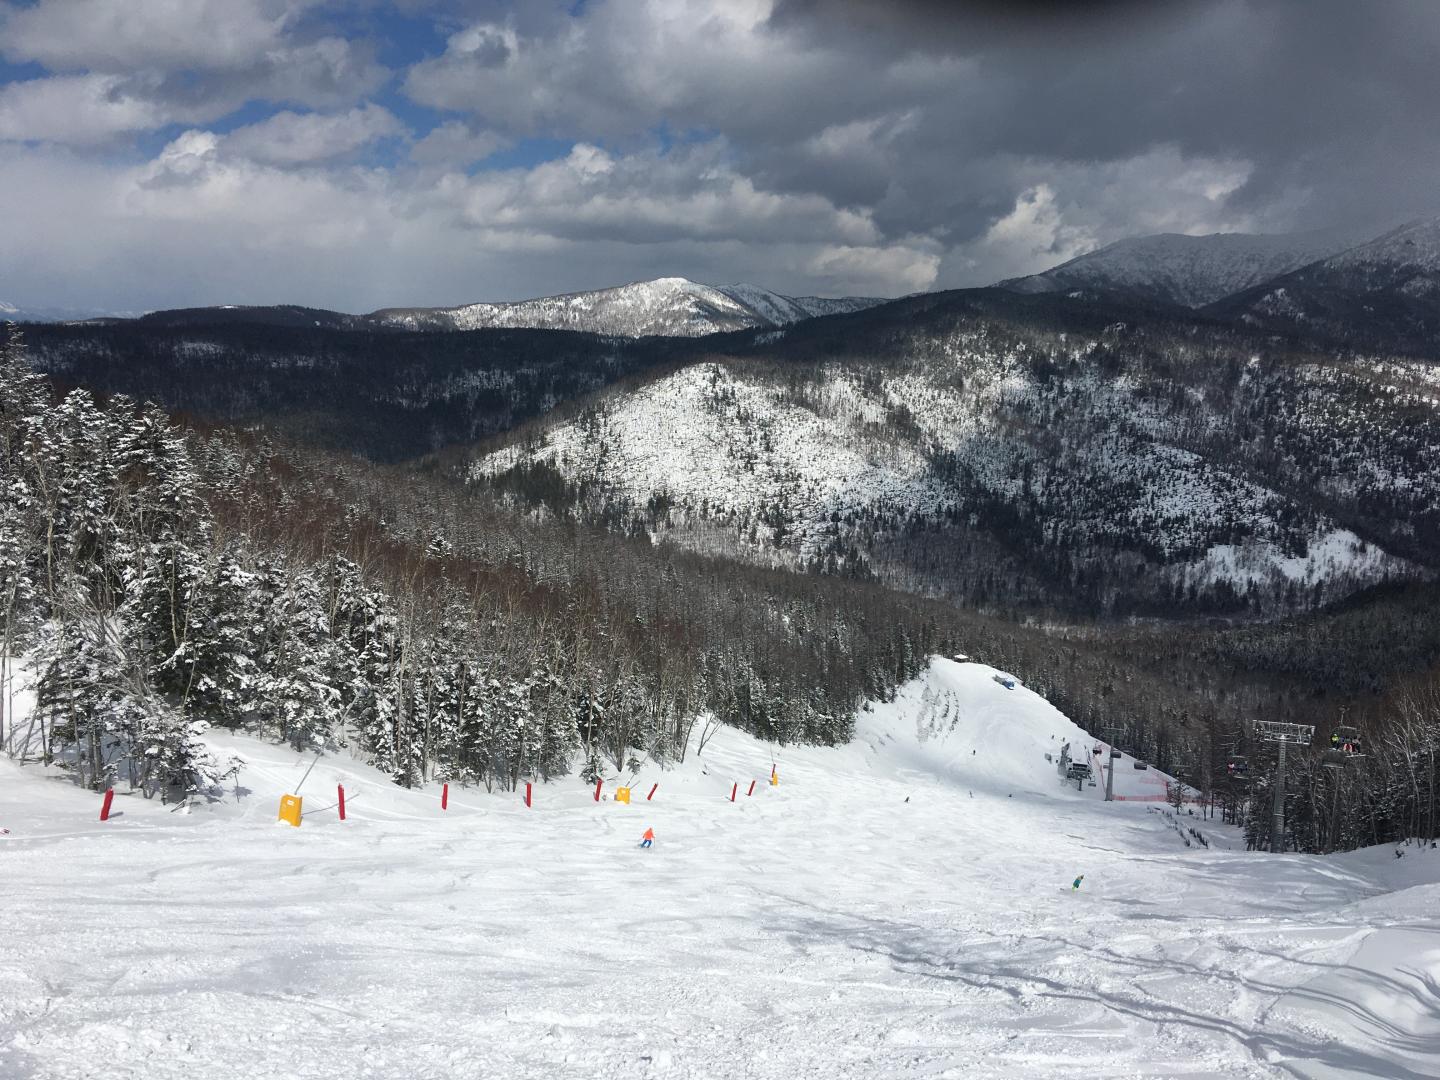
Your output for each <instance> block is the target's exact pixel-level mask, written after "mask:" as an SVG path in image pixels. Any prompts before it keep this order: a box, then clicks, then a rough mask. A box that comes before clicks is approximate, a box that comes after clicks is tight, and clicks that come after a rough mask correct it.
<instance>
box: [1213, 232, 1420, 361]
mask: <svg viewBox="0 0 1440 1080" xmlns="http://www.w3.org/2000/svg"><path fill="white" fill-rule="evenodd" d="M1211 312H1212V313H1213V314H1216V315H1220V316H1223V317H1228V318H1239V319H1240V320H1241V321H1243V322H1245V323H1247V324H1250V325H1253V326H1258V327H1262V328H1266V329H1283V330H1291V331H1293V330H1300V331H1302V332H1307V333H1311V334H1320V335H1323V336H1325V337H1327V338H1335V339H1339V340H1341V341H1344V342H1347V343H1355V344H1357V345H1360V346H1362V347H1365V348H1366V349H1367V351H1379V350H1390V349H1394V350H1398V351H1403V352H1412V353H1417V352H1418V353H1420V354H1421V355H1423V356H1425V357H1426V358H1427V359H1431V360H1433V359H1434V358H1435V357H1436V356H1437V355H1440V217H1433V218H1427V219H1424V220H1420V221H1414V222H1410V223H1409V224H1406V225H1403V226H1401V227H1400V228H1398V229H1393V230H1391V231H1390V232H1388V233H1386V234H1385V235H1383V236H1380V237H1377V238H1376V239H1374V240H1371V241H1369V242H1368V243H1364V244H1360V245H1358V246H1356V247H1352V248H1350V249H1349V250H1346V251H1343V252H1341V253H1339V254H1337V255H1334V256H1332V257H1330V258H1326V259H1322V260H1320V261H1317V262H1314V263H1311V264H1310V265H1308V266H1304V267H1301V268H1300V269H1297V270H1295V271H1294V272H1293V273H1290V274H1286V275H1284V276H1281V277H1278V278H1276V279H1275V280H1273V281H1268V282H1265V283H1264V284H1261V285H1257V286H1256V287H1255V288H1254V289H1250V290H1248V291H1246V292H1243V293H1240V294H1238V295H1236V296H1232V297H1228V298H1226V299H1224V300H1222V301H1220V302H1219V303H1217V304H1215V305H1214V306H1213V307H1212V308H1211Z"/></svg>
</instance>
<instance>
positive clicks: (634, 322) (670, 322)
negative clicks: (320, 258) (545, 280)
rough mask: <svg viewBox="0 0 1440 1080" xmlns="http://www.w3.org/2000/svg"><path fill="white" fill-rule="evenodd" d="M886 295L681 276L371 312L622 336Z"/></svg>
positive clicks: (716, 326)
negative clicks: (792, 290)
mask: <svg viewBox="0 0 1440 1080" xmlns="http://www.w3.org/2000/svg"><path fill="white" fill-rule="evenodd" d="M882 302H883V301H880V300H869V299H860V298H854V297H850V298H844V299H836V300H827V299H824V298H821V297H813V296H810V297H790V296H781V295H780V294H779V293H774V292H771V291H770V290H768V289H762V288H760V287H759V286H756V285H731V286H727V287H724V288H717V287H715V286H712V285H701V284H698V283H697V282H694V281H690V280H688V279H686V278H681V277H669V278H656V279H655V280H653V281H636V282H632V283H631V284H629V285H621V286H619V287H618V288H613V289H597V290H594V291H592V292H581V293H569V294H566V295H564V296H547V297H542V298H540V299H537V300H518V301H513V302H507V303H493V304H467V305H465V306H464V307H457V308H414V309H403V308H394V309H388V310H383V311H377V312H374V313H373V314H372V315H370V316H369V318H370V319H371V320H373V321H375V322H377V323H379V324H381V325H386V326H396V327H403V328H406V329H412V330H415V329H453V330H475V329H479V328H481V327H487V326H500V327H536V328H541V329H549V330H583V331H588V332H590V333H595V334H610V335H615V336H620V337H644V336H647V335H652V334H655V335H666V336H675V337H701V336H703V335H705V334H716V333H723V332H725V331H729V330H746V329H752V328H755V327H775V326H784V325H787V324H789V323H793V322H796V321H798V320H800V319H807V318H811V317H812V316H815V315H829V314H835V313H838V312H845V311H857V310H859V309H861V308H864V307H869V306H871V305H873V304H878V303H882Z"/></svg>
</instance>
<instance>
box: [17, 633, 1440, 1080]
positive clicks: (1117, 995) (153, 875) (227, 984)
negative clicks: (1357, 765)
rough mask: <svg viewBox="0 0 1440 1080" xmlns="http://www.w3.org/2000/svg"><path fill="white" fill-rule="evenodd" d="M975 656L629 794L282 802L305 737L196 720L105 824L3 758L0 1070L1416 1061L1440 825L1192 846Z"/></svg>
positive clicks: (1054, 1073)
mask: <svg viewBox="0 0 1440 1080" xmlns="http://www.w3.org/2000/svg"><path fill="white" fill-rule="evenodd" d="M993 674H994V672H993V669H991V668H988V667H986V666H984V665H980V664H966V665H961V664H955V663H952V662H949V661H935V662H934V663H932V666H931V668H930V671H929V672H928V673H927V674H926V675H924V676H922V677H921V678H920V679H918V680H916V681H915V683H913V684H911V685H910V686H908V687H906V688H905V689H904V691H903V693H902V695H901V697H899V698H897V699H896V701H895V702H892V703H887V704H880V703H876V704H875V705H874V706H873V710H872V712H871V713H869V714H867V715H866V718H865V720H864V725H865V726H864V735H863V736H862V738H860V739H857V741H856V742H855V743H852V744H851V745H850V746H847V747H838V748H833V749H824V748H813V747H812V748H797V747H779V748H777V747H773V746H770V745H767V744H764V743H759V742H756V741H755V740H753V739H750V738H749V737H747V736H744V735H742V734H740V733H738V732H735V731H732V730H723V731H721V732H720V733H719V734H717V735H715V737H714V738H713V739H712V740H711V741H710V742H709V743H707V745H706V747H705V749H704V751H703V752H700V753H692V755H691V756H690V757H689V758H688V760H687V761H686V763H685V764H684V765H682V766H680V767H678V768H677V769H675V770H671V771H666V772H663V773H659V772H654V773H652V772H648V771H647V772H644V773H642V774H641V775H640V776H638V777H636V783H635V784H634V790H635V791H636V792H637V793H638V794H636V795H635V796H634V801H632V802H631V803H630V804H629V805H624V804H619V803H617V802H615V801H614V800H613V798H610V797H609V796H611V795H613V792H614V788H615V784H614V779H613V778H612V779H610V780H609V781H607V783H606V784H605V793H606V796H607V797H606V799H605V800H604V801H601V802H598V803H597V802H595V801H593V799H592V793H591V792H592V789H590V788H589V787H587V786H586V785H583V784H580V783H578V782H574V781H568V782H559V783H555V784H548V785H539V786H537V788H536V790H535V795H536V797H535V800H534V806H533V807H532V808H529V809H527V808H526V807H525V806H524V804H523V802H522V801H521V799H520V798H519V797H518V796H517V795H515V794H513V793H503V794H500V793H497V794H494V795H488V794H485V793H483V792H479V791H475V790H460V789H452V790H451V793H450V804H449V809H448V810H446V811H441V810H440V808H439V800H438V791H437V789H436V788H435V786H433V785H432V786H431V787H429V788H426V789H423V790H416V791H408V792H407V791H402V790H400V789H398V788H394V787H387V786H385V785H384V783H383V779H382V778H380V777H379V776H378V775H376V776H373V777H372V776H369V775H368V771H367V769H366V767H365V766H363V765H360V764H358V763H353V762H349V761H347V760H346V759H344V758H330V757H326V758H322V759H321V760H320V762H319V763H318V764H316V765H315V767H314V769H313V771H312V772H311V773H310V777H309V779H307V780H305V782H304V787H303V788H301V794H302V795H303V796H304V798H305V810H306V811H307V814H306V817H305V818H304V819H303V821H304V824H303V825H302V827H301V828H300V829H298V830H297V829H292V828H289V827H288V826H283V825H277V824H276V823H275V822H274V817H275V808H276V804H277V801H278V798H279V796H280V795H281V794H282V793H285V792H288V791H293V790H294V789H295V786H296V785H297V784H298V783H299V782H300V780H301V778H302V777H303V776H304V774H305V771H306V769H307V768H309V767H310V765H311V762H312V760H313V759H311V758H308V757H301V756H298V755H296V754H294V753H293V752H291V751H289V750H288V749H284V748H277V747H274V746H271V745H269V744H265V743H260V742H258V741H256V740H253V739H247V738H243V737H228V738H221V739H218V740H217V741H218V742H220V743H221V744H223V748H224V749H226V750H227V751H234V752H238V753H240V754H241V756H244V757H245V758H247V760H248V762H249V764H248V765H247V767H246V769H245V770H244V772H243V773H242V774H241V776H240V784H239V790H238V793H237V792H236V791H230V792H229V793H228V794H227V796H226V799H225V801H224V802H223V803H220V804H214V805H211V806H202V807H198V808H196V809H195V810H194V811H193V812H192V813H190V814H185V813H172V812H170V808H168V807H163V806H159V805H156V804H154V803H147V802H145V801H144V800H141V799H138V798H132V797H129V796H123V795H122V796H121V797H120V798H117V800H116V809H117V810H119V811H120V812H121V813H120V816H118V817H115V818H113V819H112V820H111V821H109V822H107V823H105V824H103V825H102V824H101V823H99V822H98V821H96V820H95V819H96V809H97V804H98V796H97V795H96V794H94V793H89V792H81V791H78V790H77V789H75V788H73V787H71V786H70V785H68V784H67V783H64V782H63V781H57V780H55V779H52V778H49V777H47V776H46V775H45V773H44V772H43V771H42V770H40V769H39V768H38V767H34V766H27V767H26V768H24V769H21V768H19V767H18V766H16V765H15V764H14V763H13V762H10V761H8V760H0V827H6V828H9V830H10V833H9V835H6V836H0V864H3V870H4V880H5V882H6V888H7V890H8V892H7V899H8V900H9V901H10V902H9V904H8V905H7V918H8V922H7V929H8V933H7V939H6V942H7V945H6V949H5V950H4V951H3V952H0V1075H5V1076H12V1075H13V1076H37V1077H39V1076H44V1077H47V1078H56V1080H59V1078H68V1077H75V1078H79V1077H88V1076H93V1075H95V1062H97V1061H103V1062H104V1063H105V1068H104V1073H105V1075H106V1076H107V1077H115V1078H117V1080H139V1078H141V1077H144V1078H145V1080H179V1078H181V1077H191V1076H194V1075H196V1074H197V1073H202V1074H206V1075H211V1074H213V1075H227V1076H282V1075H283V1076H290V1077H297V1078H301V1080H307V1078H312V1077H313V1078H320V1077H329V1076H336V1075H347V1076H349V1075H356V1076H359V1075H373V1076H384V1077H391V1076H405V1077H415V1078H418V1080H430V1078H440V1077H455V1076H471V1075H474V1076H479V1075H482V1074H483V1075H490V1074H491V1073H492V1072H493V1071H494V1070H495V1069H496V1068H499V1069H501V1070H503V1071H505V1072H506V1073H507V1074H509V1075H516V1076H541V1075H543V1076H558V1077H571V1076H575V1077H579V1076H586V1077H600V1078H607V1080H608V1078H617V1080H618V1078H619V1077H647V1076H650V1077H663V1076H693V1077H701V1076H704V1077H740V1076H765V1077H770V1076H773V1077H782V1076H783V1077H787V1078H806V1080H808V1078H814V1080H820V1078H827V1080H829V1078H841V1080H849V1078H852V1077H854V1078H859V1077H866V1078H868V1077H876V1076H929V1075H955V1076H977V1077H990V1078H995V1080H1060V1078H1066V1080H1070V1078H1078V1077H1082V1076H1095V1075H1104V1074H1107V1073H1114V1074H1123V1075H1126V1076H1133V1077H1142V1078H1157V1080H1158V1078H1161V1077H1164V1078H1173V1077H1195V1078H1197V1080H1198V1078H1199V1077H1231V1076H1233V1077H1241V1076H1243V1077H1255V1078H1267V1080H1268V1078H1272V1077H1273V1078H1276V1080H1279V1078H1281V1077H1287V1076H1300V1077H1306V1078H1315V1080H1319V1078H1321V1077H1325V1078H1333V1077H1336V1076H1346V1075H1372V1076H1393V1077H1403V1076H1427V1075H1433V1074H1434V1073H1435V1072H1436V1071H1437V1069H1440V1049H1437V1047H1440V1044H1437V1043H1436V1041H1435V1039H1434V1037H1433V1036H1434V1033H1435V1028H1434V1025H1435V1019H1436V1014H1435V1011H1434V1005H1433V995H1431V994H1430V993H1429V989H1428V988H1429V987H1431V986H1433V981H1434V979H1435V978H1436V977H1437V975H1440V959H1437V957H1436V955H1435V952H1434V950H1433V949H1432V948H1431V947H1430V942H1432V941H1433V940H1435V938H1436V936H1437V935H1440V920H1437V917H1436V915H1435V912H1436V910H1437V909H1436V901H1437V900H1440V884H1437V882H1440V864H1437V862H1436V859H1435V857H1433V856H1431V855H1430V854H1429V853H1428V852H1419V851H1416V852H1413V853H1412V855H1411V857H1409V858H1406V859H1404V860H1396V859H1394V858H1393V856H1392V855H1391V854H1390V852H1389V851H1388V850H1378V851H1362V852H1356V853H1353V854H1351V855H1346V856H1340V857H1311V856H1276V857H1272V856H1268V855H1262V854H1259V853H1253V852H1245V851H1243V850H1241V849H1242V848H1243V844H1241V843H1238V842H1237V841H1238V836H1237V835H1236V834H1235V833H1234V832H1233V831H1231V830H1229V829H1226V828H1224V827H1222V826H1217V825H1215V824H1214V823H1212V822H1208V821H1202V820H1200V819H1198V818H1196V819H1190V818H1188V817H1186V818H1183V819H1182V820H1185V821H1186V822H1187V824H1188V823H1190V822H1191V821H1194V823H1195V824H1197V825H1199V827H1200V828H1201V829H1202V830H1203V832H1204V833H1205V834H1206V835H1207V837H1208V838H1209V839H1210V841H1211V846H1210V847H1209V848H1208V849H1200V848H1186V847H1184V846H1183V845H1182V843H1181V840H1180V838H1179V836H1177V833H1176V831H1175V829H1174V828H1173V827H1172V826H1171V824H1170V823H1169V822H1168V821H1166V820H1165V819H1164V817H1163V814H1162V812H1161V811H1160V809H1159V808H1155V807H1141V806H1137V805H1134V804H1128V803H1113V804H1106V803H1104V802H1102V801H1101V800H1100V795H1101V790H1100V789H1099V788H1093V789H1092V788H1084V789H1082V790H1081V791H1080V792H1076V791H1075V790H1074V789H1073V788H1066V787H1063V786H1061V785H1060V784H1059V783H1058V782H1057V781H1056V780H1055V778H1054V773H1053V770H1052V769H1051V767H1050V765H1049V764H1047V763H1046V762H1045V761H1044V759H1043V753H1044V752H1049V750H1048V747H1049V746H1050V744H1051V743H1052V742H1053V741H1055V740H1052V739H1051V738H1050V736H1052V735H1053V736H1055V737H1056V739H1059V738H1061V737H1063V736H1065V735H1066V734H1067V732H1068V729H1067V728H1066V724H1067V723H1068V721H1066V720H1065V719H1064V718H1063V717H1062V716H1060V715H1059V714H1058V713H1055V712H1054V710H1052V709H1050V708H1049V707H1048V705H1046V704H1045V703H1044V702H1043V701H1041V700H1040V699H1038V698H1035V697H1034V696H1033V695H1027V693H1026V692H1024V691H1023V690H1016V691H1007V690H1004V689H1003V688H1001V687H999V686H998V684H996V683H995V682H994V681H993V678H992V676H993ZM947 709H948V712H947ZM971 750H973V751H975V752H974V753H970V751H971ZM967 757H968V758H969V759H970V760H969V763H967V762H966V760H965V759H966V758H967ZM772 763H774V765H775V766H776V768H777V772H778V777H779V781H780V782H779V784H778V785H777V786H774V787H772V786H770V785H769V784H768V783H767V782H766V779H767V778H768V776H769V774H770V769H771V766H772ZM1123 773H1124V770H1123V769H1122V775H1123ZM1119 779H1120V777H1119V776H1117V780H1119ZM657 780H658V782H659V784H660V787H659V789H658V791H657V792H656V795H655V798H654V799H653V801H646V800H645V798H644V793H645V792H648V791H649V789H650V788H649V785H650V784H652V783H654V782H656V781H657ZM750 780H756V781H758V782H757V784H756V787H755V789H754V794H753V795H748V794H747V792H748V791H749V790H750V788H749V781H750ZM336 782H344V783H345V784H346V785H347V795H350V793H352V792H353V793H355V794H354V795H353V796H352V797H350V798H349V799H348V800H347V801H348V804H349V805H348V810H349V820H347V821H345V822H343V823H342V822H340V821H339V820H338V819H337V815H336V812H335V810H334V808H333V805H332V804H333V802H334V797H333V791H334V785H335V783H336ZM732 785H734V787H735V790H736V800H735V801H734V802H731V801H730V792H731V790H732ZM646 828H651V829H653V830H654V834H655V846H654V847H653V848H652V849H650V850H641V849H639V848H638V847H637V846H636V845H637V841H638V839H639V837H640V834H641V833H642V832H643V831H644V830H645V829H646ZM1080 874H1083V875H1084V881H1083V883H1082V886H1081V888H1080V889H1079V890H1078V891H1076V890H1073V889H1072V888H1071V884H1070V883H1071V881H1072V879H1074V878H1075V877H1076V876H1077V875H1080ZM57 926H59V927H63V928H64V932H63V933H57V932H55V928H56V927H57ZM1401 949H1404V950H1405V951H1404V952H1402V951H1401ZM179 1048H183V1052H182V1051H181V1050H180V1049H179Z"/></svg>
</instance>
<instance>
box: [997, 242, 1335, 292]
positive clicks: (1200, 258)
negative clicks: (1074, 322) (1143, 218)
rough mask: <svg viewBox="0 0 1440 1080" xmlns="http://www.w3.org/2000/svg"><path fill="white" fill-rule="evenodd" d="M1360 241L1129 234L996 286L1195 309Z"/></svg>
mask: <svg viewBox="0 0 1440 1080" xmlns="http://www.w3.org/2000/svg"><path fill="white" fill-rule="evenodd" d="M1358 239H1361V238H1360V237H1354V236H1353V235H1352V234H1350V233H1345V232H1339V231H1335V230H1327V231H1323V232H1312V233H1294V234H1276V235H1251V234H1247V233H1214V234H1212V235H1210V236H1188V235H1184V234H1181V233H1160V234H1157V235H1153V236H1135V237H1130V238H1128V239H1125V240H1117V241H1116V242H1115V243H1113V244H1109V245H1107V246H1105V247H1102V248H1099V249H1098V250H1096V251H1092V252H1089V253H1087V254H1085V255H1080V256H1077V257H1076V258H1074V259H1071V260H1069V261H1068V262H1064V263H1061V264H1060V265H1059V266H1056V267H1052V268H1051V269H1049V270H1046V271H1043V272H1042V273H1039V274H1031V275H1029V276H1028V277H1022V278H1011V279H1009V280H1007V281H1002V282H1000V283H999V284H998V287H999V288H1003V289H1012V290H1014V291H1015V292H1021V293H1045V292H1066V291H1069V290H1072V289H1090V290H1098V291H1102V292H1124V293H1129V294H1131V295H1134V296H1136V297H1143V298H1146V299H1149V300H1155V301H1160V302H1164V303H1169V304H1176V305H1179V306H1181V307H1188V308H1199V307H1204V306H1205V305H1206V304H1212V303H1214V302H1215V301H1217V300H1220V299H1222V298H1223V297H1226V296H1230V295H1232V294H1234V293H1238V292H1241V291H1243V290H1245V289H1249V288H1253V287H1254V286H1256V285H1260V284H1261V283H1263V282H1266V281H1270V280H1272V279H1274V278H1277V277H1279V276H1280V275H1282V274H1287V273H1289V272H1290V271H1292V270H1298V269H1299V268H1300V267H1302V266H1306V265H1308V264H1310V263H1312V262H1315V261H1316V260H1318V259H1322V258H1325V257H1327V256H1330V255H1333V254H1335V253H1337V252H1339V251H1343V250H1344V249H1345V248H1347V247H1349V246H1350V244H1352V243H1354V242H1355V241H1356V240H1358Z"/></svg>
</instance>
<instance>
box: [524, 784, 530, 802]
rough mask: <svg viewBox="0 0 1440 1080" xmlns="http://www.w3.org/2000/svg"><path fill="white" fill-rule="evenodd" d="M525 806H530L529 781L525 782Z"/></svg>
mask: <svg viewBox="0 0 1440 1080" xmlns="http://www.w3.org/2000/svg"><path fill="white" fill-rule="evenodd" d="M525 805H526V806H529V805H530V781H529V780H526V781H525Z"/></svg>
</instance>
